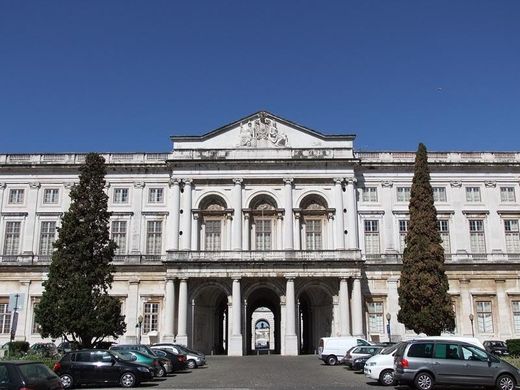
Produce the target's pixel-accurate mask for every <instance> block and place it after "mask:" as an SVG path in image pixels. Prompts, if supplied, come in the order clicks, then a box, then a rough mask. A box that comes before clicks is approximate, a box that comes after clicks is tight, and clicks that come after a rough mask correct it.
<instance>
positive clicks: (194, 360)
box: [151, 343, 206, 369]
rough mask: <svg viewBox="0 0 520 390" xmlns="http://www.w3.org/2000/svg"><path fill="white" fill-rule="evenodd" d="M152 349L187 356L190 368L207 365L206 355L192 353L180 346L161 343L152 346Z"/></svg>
mask: <svg viewBox="0 0 520 390" xmlns="http://www.w3.org/2000/svg"><path fill="white" fill-rule="evenodd" d="M151 348H152V349H162V350H165V351H171V352H173V353H175V354H182V355H186V364H187V366H188V368H190V369H193V368H197V367H200V366H203V365H205V364H206V355H204V354H203V353H202V352H197V351H192V350H190V349H188V348H186V347H184V346H182V345H179V344H171V343H159V344H154V345H152V346H151Z"/></svg>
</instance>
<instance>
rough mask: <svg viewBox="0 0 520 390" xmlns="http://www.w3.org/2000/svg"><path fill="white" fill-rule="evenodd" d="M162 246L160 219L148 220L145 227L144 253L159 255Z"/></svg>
mask: <svg viewBox="0 0 520 390" xmlns="http://www.w3.org/2000/svg"><path fill="white" fill-rule="evenodd" d="M161 246H162V221H148V223H147V229H146V254H148V255H160V254H161V250H162V248H161Z"/></svg>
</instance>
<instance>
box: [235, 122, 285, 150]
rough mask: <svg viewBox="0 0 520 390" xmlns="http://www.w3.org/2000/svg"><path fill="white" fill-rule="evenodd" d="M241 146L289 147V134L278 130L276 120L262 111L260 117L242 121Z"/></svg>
mask: <svg viewBox="0 0 520 390" xmlns="http://www.w3.org/2000/svg"><path fill="white" fill-rule="evenodd" d="M239 146H240V147H243V148H267V147H273V146H274V147H281V148H287V147H289V141H288V139H287V135H286V134H284V133H282V132H281V131H279V130H278V125H277V123H276V121H275V120H274V119H272V118H268V117H267V116H266V115H265V114H264V113H260V114H259V115H258V118H256V119H250V120H248V121H245V122H242V123H240V145H239Z"/></svg>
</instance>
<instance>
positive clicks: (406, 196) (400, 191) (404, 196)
mask: <svg viewBox="0 0 520 390" xmlns="http://www.w3.org/2000/svg"><path fill="white" fill-rule="evenodd" d="M397 201H398V202H409V201H410V187H397Z"/></svg>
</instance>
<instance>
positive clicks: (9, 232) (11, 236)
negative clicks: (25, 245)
mask: <svg viewBox="0 0 520 390" xmlns="http://www.w3.org/2000/svg"><path fill="white" fill-rule="evenodd" d="M21 226H22V223H21V222H6V223H5V240H4V255H18V254H19V250H20V228H21Z"/></svg>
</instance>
